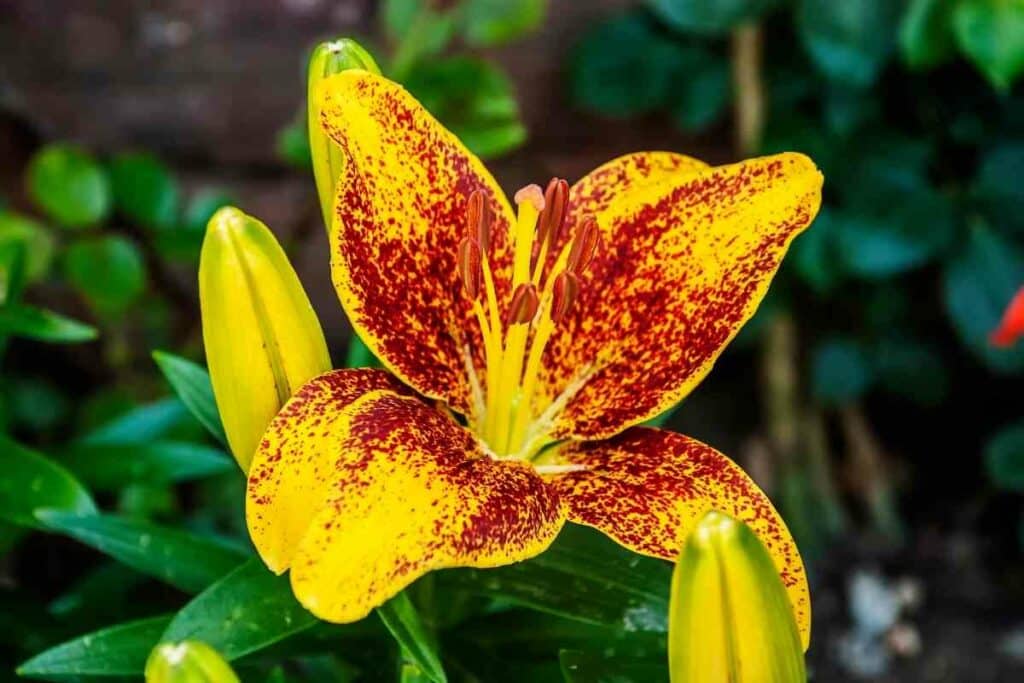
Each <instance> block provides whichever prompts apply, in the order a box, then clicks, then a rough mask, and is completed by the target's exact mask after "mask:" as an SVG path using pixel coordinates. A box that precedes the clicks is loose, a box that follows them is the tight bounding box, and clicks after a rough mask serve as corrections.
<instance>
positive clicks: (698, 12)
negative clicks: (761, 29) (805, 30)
mask: <svg viewBox="0 0 1024 683" xmlns="http://www.w3.org/2000/svg"><path fill="white" fill-rule="evenodd" d="M648 4H649V5H650V6H651V8H652V9H653V10H654V11H655V13H656V14H657V15H658V16H659V17H660V18H661V19H663V20H664V21H665V22H666V23H668V24H669V25H670V26H672V27H674V28H677V29H679V30H681V31H688V32H692V33H707V34H713V35H717V34H721V33H725V32H727V31H729V30H730V29H733V28H735V27H736V26H738V25H739V24H741V23H743V22H745V21H751V20H754V19H757V18H758V17H759V16H761V15H762V14H764V13H765V12H767V11H768V10H770V9H772V8H774V7H777V6H778V5H779V4H780V2H779V0H715V1H714V2H707V0H648Z"/></svg>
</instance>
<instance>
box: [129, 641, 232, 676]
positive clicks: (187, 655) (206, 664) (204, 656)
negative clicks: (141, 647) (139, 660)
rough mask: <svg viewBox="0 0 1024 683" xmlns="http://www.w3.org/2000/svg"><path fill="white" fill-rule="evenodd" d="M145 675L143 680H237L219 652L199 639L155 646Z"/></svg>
mask: <svg viewBox="0 0 1024 683" xmlns="http://www.w3.org/2000/svg"><path fill="white" fill-rule="evenodd" d="M145 675H146V683H238V676H236V675H235V672H234V671H232V670H231V667H230V666H229V665H228V663H227V662H226V661H224V658H223V657H221V655H220V653H218V652H217V651H216V650H214V649H213V648H212V647H210V646H209V645H207V644H206V643H202V642H200V641H198V640H185V641H182V642H180V643H164V644H163V645H157V646H156V647H155V648H153V651H152V652H151V653H150V655H149V659H148V660H146V673H145Z"/></svg>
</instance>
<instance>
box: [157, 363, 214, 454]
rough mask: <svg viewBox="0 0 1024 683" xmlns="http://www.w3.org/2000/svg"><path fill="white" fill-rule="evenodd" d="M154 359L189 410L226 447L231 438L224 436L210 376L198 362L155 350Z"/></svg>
mask: <svg viewBox="0 0 1024 683" xmlns="http://www.w3.org/2000/svg"><path fill="white" fill-rule="evenodd" d="M153 360H155V361H156V364H157V365H158V366H159V367H160V372H162V373H164V377H166V378H167V381H168V382H169V383H170V385H171V388H172V389H174V393H176V394H177V395H178V398H180V399H181V402H182V403H184V404H185V407H186V408H188V409H189V410H190V411H191V412H192V414H193V415H194V416H195V418H196V419H197V420H199V422H200V423H201V424H202V425H203V426H204V427H206V429H207V431H209V432H210V434H212V435H213V436H214V437H215V438H216V439H217V440H218V441H220V442H221V443H222V444H226V443H227V437H226V436H225V435H224V425H223V424H222V423H221V421H220V412H218V410H217V401H216V400H215V399H214V397H213V384H212V383H211V382H210V373H208V372H207V371H206V369H205V368H204V367H202V366H201V365H199V364H198V363H193V362H192V361H190V360H188V359H185V358H182V357H181V356H176V355H174V354H173V353H168V352H166V351H154V352H153Z"/></svg>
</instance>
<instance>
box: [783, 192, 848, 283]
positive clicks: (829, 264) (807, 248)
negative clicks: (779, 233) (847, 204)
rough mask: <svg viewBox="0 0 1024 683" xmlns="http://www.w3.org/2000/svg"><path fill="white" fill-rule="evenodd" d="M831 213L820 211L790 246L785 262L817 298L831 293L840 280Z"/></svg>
mask: <svg viewBox="0 0 1024 683" xmlns="http://www.w3.org/2000/svg"><path fill="white" fill-rule="evenodd" d="M841 220H842V218H841V216H840V217H839V218H838V220H837V217H836V215H835V212H834V210H832V209H830V208H829V207H822V210H821V212H820V213H819V214H818V217H817V218H815V219H814V224H813V225H812V226H811V228H810V229H809V230H807V231H806V232H805V233H803V234H802V235H800V236H799V237H798V238H797V239H796V241H794V242H793V251H792V255H791V256H790V258H789V259H788V260H789V262H790V263H791V264H792V266H791V267H792V268H794V269H795V270H796V273H797V274H798V275H799V276H800V279H801V280H802V281H803V282H804V283H805V284H806V285H807V286H809V287H810V288H811V289H812V290H814V292H816V293H817V294H819V295H824V294H828V293H830V292H832V291H833V290H834V289H835V287H836V285H837V284H839V282H840V281H841V279H842V275H843V270H842V264H841V262H840V254H839V243H838V235H837V233H838V227H837V224H838V223H839V222H840V221H841Z"/></svg>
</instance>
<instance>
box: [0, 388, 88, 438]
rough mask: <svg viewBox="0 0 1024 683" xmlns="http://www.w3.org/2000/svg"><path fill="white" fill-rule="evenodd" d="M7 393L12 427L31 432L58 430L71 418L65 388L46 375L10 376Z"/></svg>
mask: <svg viewBox="0 0 1024 683" xmlns="http://www.w3.org/2000/svg"><path fill="white" fill-rule="evenodd" d="M2 388H3V389H5V390H6V399H7V401H8V403H9V406H8V408H7V409H8V411H9V412H10V414H9V418H10V421H11V425H12V426H14V427H16V428H19V429H24V430H26V431H30V432H48V431H52V430H55V429H57V428H59V427H60V426H61V424H62V423H63V422H64V421H65V420H66V419H67V416H68V413H70V412H71V403H70V400H69V399H68V396H67V394H66V393H65V392H64V390H63V388H62V387H59V386H57V385H55V384H54V383H53V382H52V381H51V380H49V379H47V378H46V377H44V376H36V377H8V378H6V380H5V381H4V383H3V385H2Z"/></svg>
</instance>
